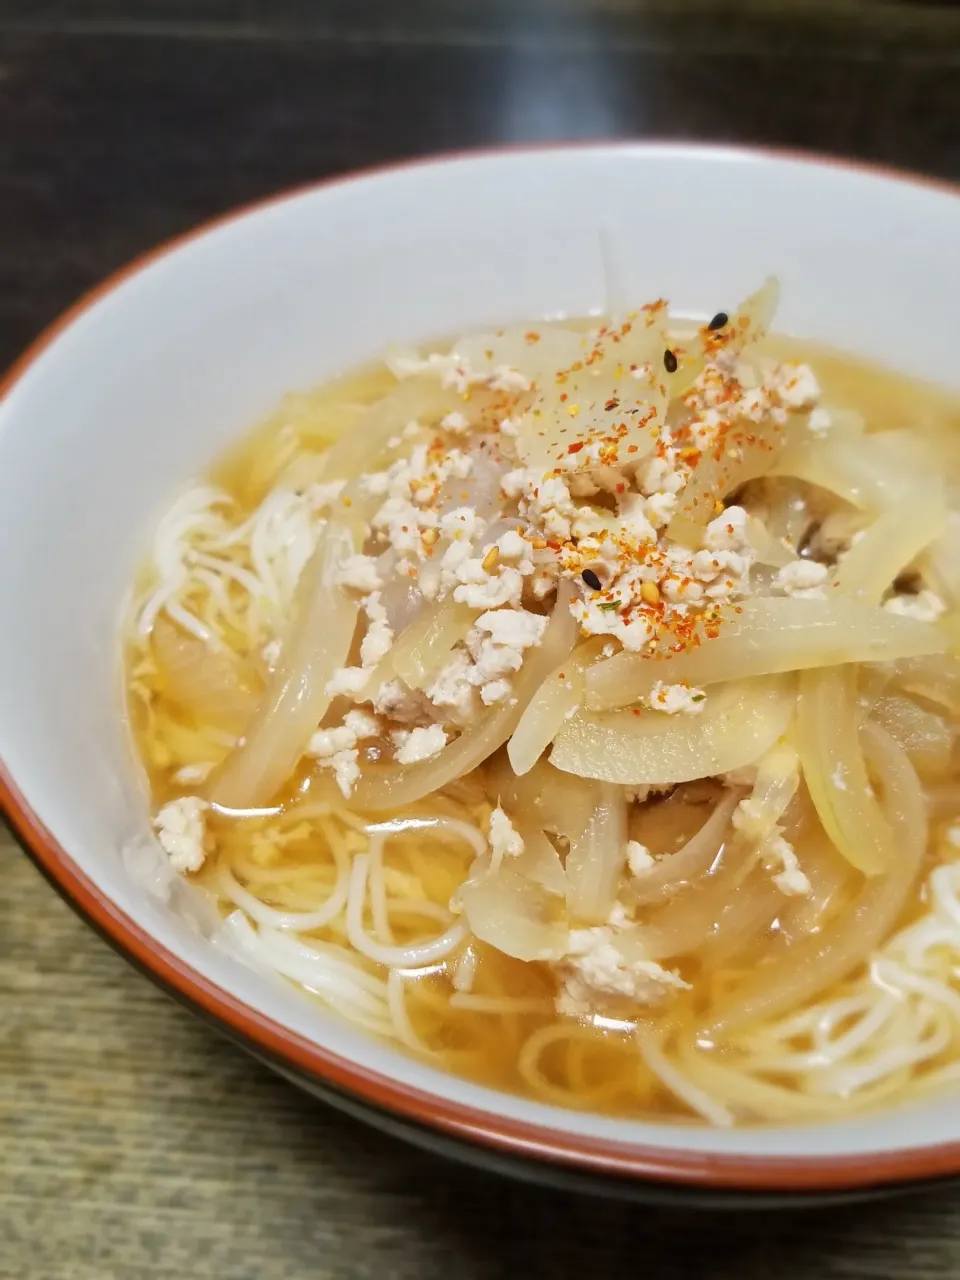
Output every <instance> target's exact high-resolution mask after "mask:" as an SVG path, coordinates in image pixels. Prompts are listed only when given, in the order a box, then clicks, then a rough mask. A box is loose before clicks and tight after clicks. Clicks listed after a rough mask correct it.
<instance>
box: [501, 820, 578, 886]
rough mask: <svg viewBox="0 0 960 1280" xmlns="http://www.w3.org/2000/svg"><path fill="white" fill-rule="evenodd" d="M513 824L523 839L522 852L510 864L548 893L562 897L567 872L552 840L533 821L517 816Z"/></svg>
mask: <svg viewBox="0 0 960 1280" xmlns="http://www.w3.org/2000/svg"><path fill="white" fill-rule="evenodd" d="M514 825H515V826H516V828H517V831H518V832H519V833H520V836H521V838H522V840H523V844H524V849H523V853H521V854H518V856H517V857H515V858H514V859H513V860H512V862H511V863H510V865H511V866H512V867H513V868H514V870H515V871H518V872H519V873H520V874H521V875H522V876H526V878H527V879H528V880H533V881H535V882H536V883H537V884H539V885H542V886H543V887H544V889H546V890H547V892H548V893H555V894H559V895H560V896H561V897H563V896H564V895H565V894H566V892H567V873H566V872H565V871H564V869H563V863H562V862H561V861H560V855H559V853H557V851H556V849H555V848H554V846H553V844H552V842H551V841H550V839H549V838H548V836H547V835H546V833H545V832H544V831H543V830H542V828H540V827H538V826H536V824H535V823H532V822H529V821H524V820H523V819H522V818H517V819H516V821H515V823H514Z"/></svg>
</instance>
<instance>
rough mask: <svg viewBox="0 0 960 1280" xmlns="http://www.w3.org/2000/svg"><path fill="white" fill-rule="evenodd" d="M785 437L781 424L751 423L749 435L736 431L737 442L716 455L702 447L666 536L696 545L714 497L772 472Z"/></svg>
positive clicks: (712, 511) (712, 510) (714, 503)
mask: <svg viewBox="0 0 960 1280" xmlns="http://www.w3.org/2000/svg"><path fill="white" fill-rule="evenodd" d="M786 439H787V437H786V433H785V431H784V428H783V427H777V426H775V425H774V424H773V423H767V424H766V425H761V426H754V425H753V424H751V431H750V435H749V437H748V438H747V439H741V438H740V436H739V434H738V436H737V440H736V445H735V446H734V445H733V444H731V446H730V447H729V448H727V449H725V450H723V451H722V452H721V454H720V456H719V457H717V455H716V453H715V452H714V451H712V450H706V451H704V452H703V453H702V454H701V455H700V458H699V460H698V462H697V464H696V466H695V467H694V469H693V474H692V475H691V476H690V479H689V480H688V481H687V483H686V486H685V487H684V488H683V489H682V490H681V493H680V505H679V506H678V508H677V511H676V514H675V515H674V516H673V518H672V519H671V521H670V523H669V525H668V526H667V535H668V536H669V538H670V539H671V540H672V541H674V542H679V543H680V544H681V546H684V547H698V546H699V545H700V540H701V538H702V537H703V531H704V529H705V528H706V527H707V525H708V524H709V523H710V521H711V520H712V519H713V518H714V515H715V514H716V506H717V499H718V498H722V497H725V496H726V495H727V494H728V493H732V492H733V491H734V489H739V488H740V486H741V485H743V484H746V483H747V481H748V480H755V479H757V477H758V476H763V475H767V474H768V473H769V472H771V471H772V469H773V467H774V464H775V463H776V461H777V459H778V458H779V456H780V454H781V453H782V452H783V450H784V448H785V444H786Z"/></svg>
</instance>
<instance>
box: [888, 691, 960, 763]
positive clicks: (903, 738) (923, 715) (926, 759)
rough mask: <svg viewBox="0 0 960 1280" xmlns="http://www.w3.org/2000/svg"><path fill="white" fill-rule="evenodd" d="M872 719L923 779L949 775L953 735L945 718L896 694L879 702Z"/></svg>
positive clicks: (910, 699)
mask: <svg viewBox="0 0 960 1280" xmlns="http://www.w3.org/2000/svg"><path fill="white" fill-rule="evenodd" d="M870 715H871V718H872V719H873V720H875V721H876V723H877V724H878V725H880V726H881V728H883V729H885V730H886V731H887V733H889V734H890V736H891V737H892V738H893V739H894V740H895V741H896V742H897V743H899V745H900V746H901V747H902V748H903V750H904V751H905V752H906V753H907V755H908V756H909V757H910V762H911V763H912V765H913V767H914V768H915V769H916V771H917V773H919V774H920V776H921V778H942V777H943V776H944V775H945V774H946V773H947V771H948V770H949V768H950V756H951V752H952V749H953V736H954V735H953V733H952V732H951V729H950V726H949V725H948V724H947V722H946V720H944V719H943V717H942V716H938V715H935V714H934V713H933V712H932V711H927V710H925V709H924V708H923V707H920V706H918V705H917V704H916V703H915V702H914V701H913V699H912V698H904V697H899V696H897V695H895V694H893V695H890V696H888V697H884V698H880V700H879V701H878V702H877V703H876V704H875V705H874V706H873V708H872V709H871V712H870Z"/></svg>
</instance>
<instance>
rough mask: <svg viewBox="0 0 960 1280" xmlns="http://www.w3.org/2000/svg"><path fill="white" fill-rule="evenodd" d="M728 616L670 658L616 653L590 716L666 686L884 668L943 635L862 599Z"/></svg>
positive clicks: (765, 603) (593, 690) (781, 605)
mask: <svg viewBox="0 0 960 1280" xmlns="http://www.w3.org/2000/svg"><path fill="white" fill-rule="evenodd" d="M739 608H740V609H741V612H740V613H737V612H736V611H734V610H732V609H728V610H725V611H724V612H723V614H722V621H721V624H720V628H719V634H718V635H717V636H716V638H715V639H707V638H705V639H703V640H702V641H701V643H700V644H699V645H698V646H696V647H695V648H688V649H685V650H684V652H683V653H678V654H676V655H675V656H674V657H670V658H660V659H657V658H645V657H642V656H641V655H639V654H635V653H618V654H616V655H615V656H614V657H612V658H608V659H607V660H606V661H603V662H598V663H596V664H595V665H594V666H592V667H590V669H589V670H588V671H587V672H586V674H585V677H584V683H585V686H586V705H587V707H589V708H590V710H592V711H603V710H606V709H608V708H610V707H619V706H626V705H628V704H629V703H631V702H635V701H637V700H638V699H640V698H643V697H645V696H646V695H647V694H649V692H650V690H651V689H652V688H653V686H654V685H655V684H656V683H657V681H658V680H662V681H664V682H665V683H667V684H674V683H677V682H678V681H686V682H687V683H688V684H691V685H704V684H712V683H713V682H715V681H718V680H724V681H726V680H742V679H744V678H745V677H748V676H760V675H771V674H774V673H776V672H781V671H799V670H803V669H805V668H808V667H821V666H834V665H836V664H837V663H841V662H886V661H892V660H895V659H900V658H907V657H914V656H922V655H926V654H936V653H942V652H944V650H945V649H946V640H945V638H944V636H943V635H942V634H941V633H940V632H939V631H938V629H937V628H936V627H934V626H932V625H931V624H930V623H927V622H918V621H917V619H916V618H907V617H902V616H901V615H899V614H893V613H890V612H888V611H887V610H885V609H879V608H877V607H876V606H875V605H872V604H864V603H861V601H859V600H851V599H845V598H841V599H831V600H802V599H792V598H790V597H784V598H783V599H782V600H781V599H778V598H775V597H754V598H753V599H750V600H745V601H744V602H743V604H742V605H740V606H739Z"/></svg>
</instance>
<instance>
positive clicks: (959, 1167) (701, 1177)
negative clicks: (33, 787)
mask: <svg viewBox="0 0 960 1280" xmlns="http://www.w3.org/2000/svg"><path fill="white" fill-rule="evenodd" d="M589 150H611V151H617V150H621V151H624V152H630V153H631V154H634V155H635V154H637V153H640V154H642V153H644V152H647V153H649V154H651V155H655V154H661V155H662V154H665V153H670V152H675V153H677V154H680V155H686V156H688V157H691V158H695V157H696V156H697V155H698V154H699V155H701V156H704V157H707V156H710V157H714V158H718V157H719V158H723V157H724V156H728V157H730V158H731V159H734V160H737V159H739V160H756V159H760V160H772V161H774V162H788V163H792V164H797V165H802V166H807V167H810V168H812V169H839V170H845V171H848V172H854V173H860V174H865V175H872V176H874V177H880V178H883V179H885V180H887V181H891V182H897V183H901V184H907V185H911V186H915V187H921V188H926V189H929V190H933V191H938V192H940V193H943V194H948V195H953V196H955V197H960V183H958V182H954V181H951V180H949V179H945V178H936V177H932V176H928V175H924V174H917V173H912V172H910V171H908V170H902V169H898V168H895V167H892V166H886V165H881V164H874V163H872V162H870V161H863V160H857V159H847V158H844V157H840V156H835V155H831V154H826V153H817V152H814V151H804V150H800V149H792V148H778V147H766V146H750V145H726V144H711V143H701V142H696V141H686V142H685V141H673V140H668V139H664V140H656V139H653V140H651V139H644V138H641V139H629V138H622V139H609V140H606V139H598V140H591V141H582V142H581V141H576V142H564V141H558V142H552V143H542V144H541V143H538V144H523V143H520V144H516V145H509V144H508V145H502V146H490V147H477V148H467V149H462V150H455V151H449V152H439V153H435V154H431V155H427V156H423V157H415V158H412V159H406V160H400V161H395V162H389V163H385V164H381V165H372V166H369V167H365V168H360V169H356V170H352V171H348V172H346V173H339V174H334V175H332V176H331V177H328V178H323V179H319V180H316V181H312V182H306V183H302V184H299V185H296V186H294V187H291V188H288V189H284V190H282V191H280V192H278V193H276V194H273V195H270V196H267V197H266V198H263V199H260V200H255V201H251V202H249V203H247V204H245V205H241V206H239V207H237V208H235V209H232V210H229V211H227V212H226V213H224V214H222V215H220V216H217V217H214V218H212V219H209V220H207V221H205V222H202V223H200V224H199V225H197V226H195V227H193V228H191V229H188V230H187V231H185V232H183V233H181V234H179V235H176V236H174V237H172V238H170V239H167V240H165V241H163V242H161V243H160V244H159V245H157V246H155V247H154V248H152V249H149V250H147V251H146V252H144V253H142V254H139V255H138V256H137V257H135V258H134V259H133V260H132V261H130V262H128V263H127V264H126V265H124V266H122V267H120V268H119V269H118V270H116V271H115V272H113V273H111V274H110V275H109V276H107V278H106V279H104V280H103V281H101V282H100V283H99V284H97V285H95V286H94V287H93V288H91V289H89V290H88V291H87V292H85V293H84V294H83V295H82V296H81V297H80V298H79V299H78V300H77V301H76V302H75V303H74V304H73V305H72V306H70V307H69V308H68V309H67V310H66V311H64V312H63V313H62V314H61V315H60V316H59V317H58V318H56V319H55V320H54V321H53V322H52V323H51V324H50V325H48V326H47V327H46V328H45V329H44V330H43V331H42V332H41V333H40V335H39V336H38V337H37V338H36V339H34V341H33V342H32V343H31V344H30V345H29V346H28V347H27V349H26V350H25V351H24V353H23V354H22V355H21V356H20V357H19V358H18V359H17V360H16V361H15V362H14V364H13V365H12V366H11V367H10V368H9V370H8V371H7V372H6V373H5V374H4V375H3V376H2V378H0V403H2V402H3V401H5V400H6V399H7V398H8V397H9V395H10V394H11V392H12V391H13V390H14V388H15V387H16V385H17V384H18V382H19V381H20V380H21V379H22V378H23V377H24V375H25V374H26V373H27V372H28V370H29V369H30V368H31V367H32V366H33V365H34V363H35V362H36V361H37V360H38V359H39V358H40V356H42V355H43V354H44V353H45V352H46V350H47V349H48V348H49V347H51V346H53V345H54V344H55V342H56V341H57V340H58V338H59V337H60V336H61V334H62V333H64V332H65V331H66V330H67V329H68V328H69V327H70V326H71V325H72V324H73V323H74V321H76V320H77V319H79V318H80V317H81V316H82V315H83V314H84V313H85V312H86V311H88V310H90V309H91V308H92V307H93V306H95V305H96V304H97V303H98V302H100V301H101V300H102V299H103V298H105V297H106V296H107V295H109V294H111V293H113V292H114V291H115V290H117V289H118V288H119V287H120V286H121V285H123V284H124V283H126V281H127V280H129V279H130V278H131V277H133V276H135V275H137V274H138V273H140V272H141V271H143V270H144V269H145V268H147V267H149V266H150V265H151V264H153V263H155V262H157V261H159V260H160V259H162V258H164V257H167V256H168V255H170V254H173V253H176V252H177V251H178V250H179V249H181V248H184V247H185V246H187V245H188V244H190V243H192V242H193V241H194V240H197V239H199V238H200V237H203V236H206V235H207V234H208V233H211V232H215V231H219V230H221V229H223V228H225V227H227V226H229V225H230V224H231V223H233V222H235V221H238V220H240V219H242V218H245V217H247V216H248V215H250V214H255V213H260V212H262V211H264V210H265V209H268V208H270V207H271V206H273V205H276V204H281V203H284V202H287V201H290V200H295V199H297V198H299V197H301V196H305V195H309V194H314V193H317V192H320V191H324V190H329V189H331V188H335V187H340V186H343V185H345V184H349V183H354V182H362V181H368V180H370V179H374V178H379V177H383V176H388V175H391V174H395V173H399V172H403V171H406V170H417V169H425V168H431V167H436V166H443V165H446V164H449V163H451V162H463V161H471V160H483V159H495V158H497V157H501V156H504V155H524V154H540V153H543V152H557V151H574V152H575V151H589ZM0 813H2V814H3V816H5V817H6V819H7V821H8V822H9V824H10V826H11V827H12V829H13V831H14V833H15V834H16V836H17V837H18V839H19V841H20V842H21V844H22V846H23V848H24V849H25V851H26V852H27V854H28V855H29V856H30V857H31V859H32V860H33V861H34V862H35V864H36V865H37V867H38V868H39V869H40V871H41V872H42V873H43V874H44V875H45V876H46V878H47V879H48V880H49V881H50V883H51V884H52V885H53V886H54V888H55V889H56V890H57V892H58V893H59V894H60V895H61V896H62V897H63V898H64V899H65V900H66V901H67V902H68V903H69V904H70V905H71V906H73V907H74V909H75V910H76V911H77V912H78V914H79V915H80V916H81V917H82V918H83V919H85V920H86V922H87V923H88V924H90V925H91V926H92V927H94V928H95V929H96V930H97V932H99V933H100V934H101V935H102V936H103V937H104V938H106V940H107V941H108V942H109V943H110V944H111V945H112V946H114V948H115V949H116V950H118V951H119V952H120V953H121V954H122V955H124V957H125V958H126V959H128V960H129V961H131V962H132V963H133V964H134V965H135V967H137V968H139V969H141V970H142V971H143V972H145V973H146V974H147V975H148V976H149V977H151V978H153V979H154V980H155V981H157V982H158V983H159V985H160V986H161V987H163V988H164V989H165V990H167V991H168V992H170V993H171V994H174V995H176V996H177V997H178V998H180V999H181V1000H182V1001H183V1002H184V1003H186V1004H187V1005H188V1006H190V1007H192V1008H193V1009H194V1010H196V1011H197V1012H202V1013H203V1014H205V1015H206V1016H207V1017H208V1018H211V1019H212V1020H213V1021H214V1022H215V1023H220V1024H222V1025H224V1026H225V1027H226V1028H227V1029H228V1030H229V1031H230V1033H231V1034H232V1035H233V1036H234V1037H235V1038H239V1039H240V1040H241V1041H242V1042H245V1043H247V1044H249V1045H251V1047H253V1048H255V1049H258V1050H260V1051H262V1052H263V1053H264V1054H265V1055H266V1056H267V1057H268V1058H269V1059H271V1060H274V1061H278V1062H279V1063H282V1064H284V1065H286V1066H287V1067H289V1068H291V1069H292V1070H294V1071H295V1072H300V1073H305V1074H306V1075H308V1076H311V1077H314V1078H317V1079H319V1080H321V1081H323V1082H325V1083H327V1084H329V1085H331V1086H333V1087H334V1088H335V1089H337V1090H340V1091H342V1092H345V1093H347V1094H349V1095H351V1096H353V1097H354V1098H356V1099H358V1100H360V1101H361V1102H363V1103H366V1104H367V1105H369V1106H372V1107H373V1108H375V1109H376V1110H379V1111H386V1112H388V1113H393V1114H394V1115H396V1116H398V1117H400V1118H401V1119H403V1120H406V1121H411V1122H413V1123H415V1124H416V1125H418V1126H420V1127H423V1128H426V1129H427V1130H434V1131H438V1132H439V1133H440V1134H442V1135H444V1136H446V1137H447V1138H450V1139H453V1140H455V1141H460V1142H466V1143H468V1144H474V1145H478V1146H481V1147H485V1148H488V1149H491V1150H493V1151H495V1152H499V1153H501V1154H503V1155H507V1156H513V1157H519V1158H521V1159H524V1160H527V1161H530V1160H533V1161H536V1162H540V1163H544V1164H552V1165H559V1166H565V1167H569V1168H574V1169H578V1170H580V1171H581V1172H585V1173H592V1174H598V1175H605V1176H610V1175H613V1176H615V1177H618V1178H621V1179H628V1180H647V1181H654V1182H658V1183H667V1184H672V1185H674V1186H688V1187H691V1188H693V1187H696V1188H700V1189H704V1190H741V1191H751V1190H753V1191H768V1192H769V1191H782V1192H794V1193H798V1194H803V1193H804V1192H807V1193H810V1192H824V1191H828V1192H829V1191H850V1190H856V1189H865V1188H869V1187H879V1186H883V1185H888V1184H901V1185H902V1184H904V1183H910V1182H914V1181H920V1180H927V1179H936V1178H943V1177H948V1176H950V1175H956V1174H960V1141H957V1142H948V1143H940V1144H936V1145H930V1146H922V1147H904V1148H901V1149H899V1150H894V1151H887V1152H880V1153H875V1152H866V1153H863V1154H860V1155H828V1156H789V1157H780V1156H751V1155H740V1154H717V1153H712V1152H699V1151H686V1150H677V1149H671V1148H670V1147H668V1146H660V1145H656V1146H646V1145H642V1144H636V1143H619V1142H614V1141H609V1140H605V1139H601V1138H595V1137H590V1136H589V1135H578V1134H574V1133H569V1132H563V1131H560V1130H555V1129H552V1128H550V1127H549V1126H546V1125H543V1124H538V1123H536V1122H534V1121H520V1120H513V1119H508V1118H506V1117H503V1116H498V1115H496V1114H494V1113H493V1112H488V1111H484V1110H481V1109H479V1108H475V1107H472V1106H470V1105H468V1104H465V1103H460V1102H455V1101H452V1100H450V1101H448V1100H445V1099H443V1098H440V1097H438V1096H437V1095H435V1094H432V1093H430V1092H428V1091H427V1090H423V1089H419V1088H415V1087H413V1086H409V1085H405V1084H401V1083H399V1082H398V1081H396V1080H394V1079H392V1078H391V1077H390V1076H387V1075H383V1074H381V1073H379V1072H374V1071H371V1070H368V1069H367V1068H364V1067H361V1066H359V1065H358V1064H356V1063H354V1062H352V1061H351V1060H350V1059H348V1058H345V1057H343V1056H341V1055H340V1054H337V1053H334V1052H333V1051H331V1050H329V1049H326V1048H324V1047H323V1046H322V1045H319V1044H317V1043H315V1042H313V1041H311V1040H309V1039H307V1038H306V1037H304V1036H301V1035H299V1034H298V1033H296V1032H294V1031H292V1030H290V1029H289V1028H287V1027H285V1026H283V1025H282V1024H281V1023H278V1022H276V1021H274V1020H273V1019H272V1018H269V1017H267V1016H266V1015H265V1014H261V1013H260V1012H258V1011H257V1010H255V1009H253V1008H251V1007H250V1006H248V1005H246V1004H245V1003H244V1002H243V1001H242V1000H240V999H239V998H237V997H235V996H233V995H231V994H230V993H229V992H227V991H225V990H224V989H223V988H221V987H219V986H217V985H216V984H215V983H214V982H212V981H211V980H210V979H209V978H207V977H205V976H204V975H203V974H201V973H199V972H197V970H195V969H193V968H192V967H191V966H190V965H188V964H187V963H185V962H184V961H183V960H182V959H181V958H180V957H179V956H178V955H177V954H176V953H175V952H173V951H171V950H169V949H168V948H166V947H164V946H162V945H161V944H160V943H159V942H157V941H156V940H155V939H154V938H153V937H151V936H150V934H148V933H147V932H146V930H144V929H143V928H141V927H140V926H139V925H138V924H136V923H135V922H134V921H133V920H132V919H131V918H130V917H129V916H128V915H127V914H126V913H125V912H123V911H121V910H120V909H119V908H118V907H117V906H116V905H115V904H114V903H113V902H112V901H111V900H110V899H109V898H108V897H107V896H106V894H105V893H104V892H103V891H102V890H101V889H99V888H98V886H97V885H96V884H95V883H94V882H93V881H92V880H91V879H90V877H89V876H87V875H86V873H85V872H83V871H82V870H81V869H80V867H79V866H78V865H77V864H76V863H75V862H74V861H73V859H72V858H71V857H70V856H69V854H68V853H67V851H66V850H65V849H64V848H63V846H62V845H60V844H59V842H58V841H57V840H56V839H55V838H54V836H53V835H52V833H51V832H50V831H49V830H48V829H47V828H46V826H45V825H44V823H43V820H42V819H41V817H40V816H39V814H37V813H36V812H35V811H34V810H33V809H32V808H31V806H30V805H29V804H28V803H27V801H26V799H25V798H24V796H23V794H22V793H21V791H20V790H19V788H18V786H17V784H16V782H15V780H14V778H13V777H12V775H11V773H10V771H9V770H8V768H7V766H6V764H5V763H4V761H3V760H2V759H0Z"/></svg>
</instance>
